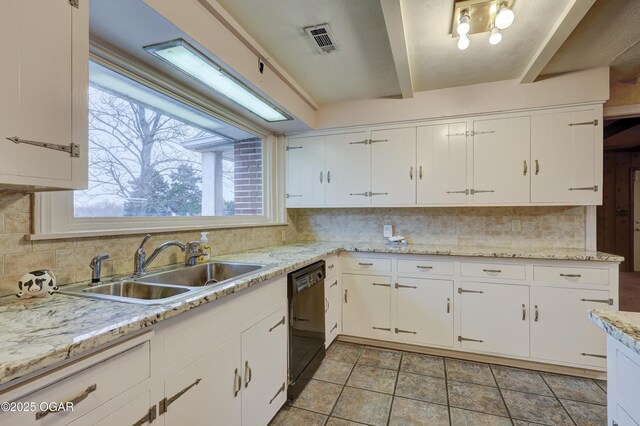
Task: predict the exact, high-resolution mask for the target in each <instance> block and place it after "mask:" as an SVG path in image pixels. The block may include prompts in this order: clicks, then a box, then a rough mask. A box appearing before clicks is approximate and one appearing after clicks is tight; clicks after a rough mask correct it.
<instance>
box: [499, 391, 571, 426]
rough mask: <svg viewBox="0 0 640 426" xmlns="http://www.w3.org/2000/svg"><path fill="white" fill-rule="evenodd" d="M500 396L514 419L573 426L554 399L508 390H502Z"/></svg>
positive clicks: (558, 425) (557, 425) (555, 425)
mask: <svg viewBox="0 0 640 426" xmlns="http://www.w3.org/2000/svg"><path fill="white" fill-rule="evenodd" d="M502 396H503V397H504V401H505V402H506V404H507V407H508V408H509V413H511V417H512V418H514V419H518V420H524V421H527V422H535V423H541V424H546V425H553V426H561V425H573V422H572V421H571V419H570V418H569V416H568V415H567V412H566V411H565V410H564V408H562V405H560V402H559V401H558V400H557V399H556V398H552V397H549V396H543V395H534V394H531V393H523V392H516V391H510V390H503V391H502Z"/></svg>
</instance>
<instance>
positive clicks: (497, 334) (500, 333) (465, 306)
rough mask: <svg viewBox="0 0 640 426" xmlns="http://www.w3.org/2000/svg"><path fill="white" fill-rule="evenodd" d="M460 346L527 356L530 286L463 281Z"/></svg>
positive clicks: (460, 311) (460, 291) (460, 308)
mask: <svg viewBox="0 0 640 426" xmlns="http://www.w3.org/2000/svg"><path fill="white" fill-rule="evenodd" d="M458 292H459V293H460V306H459V309H458V312H459V313H460V336H459V337H458V340H459V341H460V347H461V348H462V349H466V350H470V351H478V352H490V353H494V354H501V355H514V356H521V357H528V356H529V312H528V307H529V287H528V286H522V285H511V284H492V283H475V282H463V283H462V284H461V285H460V288H459V289H458Z"/></svg>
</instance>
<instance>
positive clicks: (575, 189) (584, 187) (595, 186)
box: [569, 185, 598, 192]
mask: <svg viewBox="0 0 640 426" xmlns="http://www.w3.org/2000/svg"><path fill="white" fill-rule="evenodd" d="M569 191H593V192H598V185H593V186H582V187H578V188H569Z"/></svg>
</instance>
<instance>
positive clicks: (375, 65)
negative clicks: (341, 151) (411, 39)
mask: <svg viewBox="0 0 640 426" xmlns="http://www.w3.org/2000/svg"><path fill="white" fill-rule="evenodd" d="M436 1H437V0H436ZM218 3H220V5H221V6H222V7H223V8H224V9H225V10H226V11H227V12H229V13H230V14H231V16H233V18H234V19H235V20H237V21H238V23H239V24H240V26H242V27H243V28H244V29H245V30H246V31H247V32H248V33H249V34H250V35H251V36H252V37H253V38H254V39H256V40H257V41H258V42H259V43H260V44H261V45H262V46H263V47H264V48H265V49H266V50H267V51H268V52H269V53H270V54H271V55H272V57H273V59H275V60H276V62H278V63H279V64H280V65H281V66H282V67H283V68H284V69H285V70H287V72H288V73H289V74H290V75H291V76H292V77H293V78H294V79H295V80H296V81H297V82H298V83H299V84H300V85H301V86H302V87H303V88H304V89H305V90H306V91H307V92H308V93H309V94H310V95H311V96H312V97H313V98H314V100H315V101H316V102H318V103H319V104H327V103H333V102H339V101H345V100H351V99H366V98H379V97H384V96H392V95H397V94H398V93H399V92H400V88H399V83H398V80H397V77H396V71H395V66H394V63H393V58H392V54H391V47H390V45H389V39H388V37H387V31H386V29H385V22H384V16H383V13H382V7H381V6H380V2H379V1H378V0H346V1H345V0H322V1H318V0H278V1H273V0H218ZM440 3H442V0H440ZM324 23H329V25H330V27H331V31H332V32H333V34H334V35H335V37H336V40H337V44H338V47H339V50H338V51H336V52H333V53H330V54H320V53H318V51H317V50H316V49H315V47H314V46H313V44H312V41H311V40H310V39H309V38H308V37H307V34H306V33H305V31H304V27H307V26H312V25H316V24H324Z"/></svg>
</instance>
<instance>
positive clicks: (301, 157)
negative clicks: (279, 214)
mask: <svg viewBox="0 0 640 426" xmlns="http://www.w3.org/2000/svg"><path fill="white" fill-rule="evenodd" d="M287 164H288V168H287V207H300V206H322V205H324V189H325V182H326V171H325V169H324V136H316V137H310V138H295V139H289V143H288V145H287Z"/></svg>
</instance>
